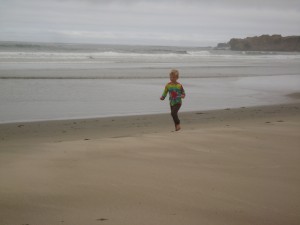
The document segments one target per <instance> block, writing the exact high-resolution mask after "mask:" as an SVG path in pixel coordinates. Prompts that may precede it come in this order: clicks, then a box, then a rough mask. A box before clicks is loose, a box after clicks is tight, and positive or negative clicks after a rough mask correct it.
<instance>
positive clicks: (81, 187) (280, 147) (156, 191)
mask: <svg viewBox="0 0 300 225" xmlns="http://www.w3.org/2000/svg"><path fill="white" fill-rule="evenodd" d="M292 97H294V98H299V94H296V93H295V94H293V96H292ZM180 117H181V121H182V130H181V131H179V132H174V131H173V124H172V121H171V117H170V115H169V114H158V115H142V116H126V117H111V118H98V119H81V120H64V121H45V122H30V123H10V124H1V125H0V180H1V182H0V224H1V225H21V224H29V225H56V224H57V225H62V224H63V225H97V224H112V225H160V224H161V225H177V224H178V225H183V224H187V225H199V224H205V225H225V224H230V225H246V224H247V225H248V224H249V225H256V224H257V225H261V224H264V225H277V224H278V225H282V224H289V225H293V224H294V225H296V224H299V223H300V215H299V211H300V179H299V172H300V163H299V162H300V151H299V149H300V148H299V147H300V103H295V104H286V105H284V104H283V105H272V106H257V107H242V108H236V109H231V108H227V109H222V110H214V111H196V112H184V113H181V114H180Z"/></svg>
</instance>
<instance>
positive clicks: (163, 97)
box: [160, 85, 168, 100]
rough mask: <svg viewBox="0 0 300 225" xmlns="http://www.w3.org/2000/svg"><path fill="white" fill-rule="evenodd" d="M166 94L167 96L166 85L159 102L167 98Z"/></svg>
mask: <svg viewBox="0 0 300 225" xmlns="http://www.w3.org/2000/svg"><path fill="white" fill-rule="evenodd" d="M167 94H168V85H166V87H165V90H164V92H163V94H162V96H161V97H160V100H164V99H165V98H166V97H167Z"/></svg>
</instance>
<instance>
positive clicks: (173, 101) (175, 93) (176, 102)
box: [160, 70, 185, 131]
mask: <svg viewBox="0 0 300 225" xmlns="http://www.w3.org/2000/svg"><path fill="white" fill-rule="evenodd" d="M178 78H179V72H178V70H172V71H171V73H170V81H171V82H170V83H168V84H167V85H166V87H165V90H164V92H163V94H162V96H161V97H160V100H164V99H165V98H166V96H167V94H168V92H169V100H170V107H171V115H172V117H173V120H174V124H175V130H176V131H179V130H180V129H181V127H180V120H179V118H178V115H177V113H178V111H179V109H180V107H181V104H182V100H181V99H182V98H184V97H185V92H184V89H183V87H182V85H181V84H180V83H178V82H177V80H178Z"/></svg>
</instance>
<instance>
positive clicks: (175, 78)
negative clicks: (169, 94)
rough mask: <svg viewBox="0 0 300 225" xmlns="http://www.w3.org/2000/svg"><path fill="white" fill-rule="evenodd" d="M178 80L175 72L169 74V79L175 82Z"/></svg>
mask: <svg viewBox="0 0 300 225" xmlns="http://www.w3.org/2000/svg"><path fill="white" fill-rule="evenodd" d="M177 80H178V77H177V76H176V75H175V74H171V75H170V81H172V82H176V81H177Z"/></svg>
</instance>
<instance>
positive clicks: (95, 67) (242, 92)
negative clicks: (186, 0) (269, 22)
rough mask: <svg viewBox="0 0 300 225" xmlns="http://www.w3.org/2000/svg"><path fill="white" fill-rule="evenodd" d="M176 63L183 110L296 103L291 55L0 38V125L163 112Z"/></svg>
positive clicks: (297, 83)
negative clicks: (164, 96) (165, 91)
mask: <svg viewBox="0 0 300 225" xmlns="http://www.w3.org/2000/svg"><path fill="white" fill-rule="evenodd" d="M173 68H176V69H178V70H179V72H180V79H179V82H180V83H182V84H183V86H184V88H185V91H186V93H187V97H186V99H185V100H184V103H183V106H182V109H181V111H199V110H209V109H222V108H231V107H247V106H254V105H266V104H279V103H288V102H295V101H298V100H297V99H293V98H290V97H288V96H287V95H288V94H290V93H294V92H300V53H295V52H237V51H230V50H216V49H214V48H212V47H173V46H131V45H100V44H58V43H17V42H0V123H9V122H24V121H40V120H60V119H76V118H93V117H108V116H124V115H139V114H155V113H168V112H169V106H168V103H167V101H164V102H162V101H160V100H159V97H160V96H161V94H162V92H163V88H164V86H165V84H166V83H167V82H169V79H168V74H169V72H170V70H171V69H173Z"/></svg>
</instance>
